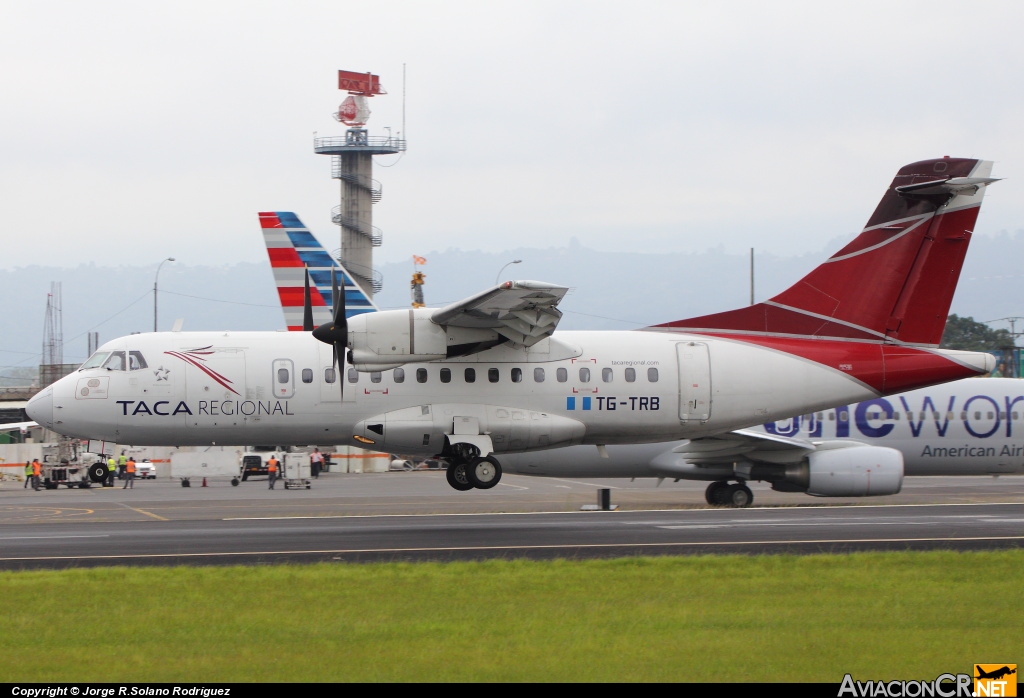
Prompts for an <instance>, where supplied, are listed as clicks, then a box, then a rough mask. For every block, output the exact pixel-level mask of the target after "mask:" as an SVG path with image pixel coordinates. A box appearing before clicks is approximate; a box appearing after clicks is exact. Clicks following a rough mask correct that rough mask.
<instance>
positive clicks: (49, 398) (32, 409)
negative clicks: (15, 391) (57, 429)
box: [25, 388, 53, 429]
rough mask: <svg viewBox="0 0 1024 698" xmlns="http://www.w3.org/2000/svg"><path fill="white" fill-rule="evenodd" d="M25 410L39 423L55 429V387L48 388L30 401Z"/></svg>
mask: <svg viewBox="0 0 1024 698" xmlns="http://www.w3.org/2000/svg"><path fill="white" fill-rule="evenodd" d="M25 412H26V413H27V414H28V416H29V417H30V418H31V419H32V420H33V421H35V422H36V423H38V424H41V425H42V426H44V427H46V428H47V429H53V388H46V389H45V390H42V391H40V392H38V393H36V394H35V395H33V396H32V398H31V399H30V400H29V401H28V404H27V405H26V406H25Z"/></svg>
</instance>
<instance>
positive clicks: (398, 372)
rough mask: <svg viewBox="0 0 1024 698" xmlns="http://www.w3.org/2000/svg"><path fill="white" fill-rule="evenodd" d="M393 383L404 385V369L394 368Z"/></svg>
mask: <svg viewBox="0 0 1024 698" xmlns="http://www.w3.org/2000/svg"><path fill="white" fill-rule="evenodd" d="M395 382H396V383H404V382H405V369H404V368H396V369H395Z"/></svg>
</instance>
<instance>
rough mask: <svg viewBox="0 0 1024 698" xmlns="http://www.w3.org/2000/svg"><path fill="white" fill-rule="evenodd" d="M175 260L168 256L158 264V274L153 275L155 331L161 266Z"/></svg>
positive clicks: (154, 327)
mask: <svg viewBox="0 0 1024 698" xmlns="http://www.w3.org/2000/svg"><path fill="white" fill-rule="evenodd" d="M173 261H174V257H168V258H167V259H165V260H164V261H163V262H160V264H158V265H157V267H156V276H154V277H153V331H154V332H156V282H157V280H159V278H160V267H162V266H163V265H164V263H165V262H173Z"/></svg>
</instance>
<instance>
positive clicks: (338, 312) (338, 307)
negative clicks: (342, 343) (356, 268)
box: [334, 274, 348, 332]
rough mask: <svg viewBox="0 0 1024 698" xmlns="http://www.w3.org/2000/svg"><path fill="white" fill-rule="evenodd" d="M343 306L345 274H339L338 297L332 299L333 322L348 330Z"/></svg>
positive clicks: (346, 314)
mask: <svg viewBox="0 0 1024 698" xmlns="http://www.w3.org/2000/svg"><path fill="white" fill-rule="evenodd" d="M346 310H347V309H346V307H345V275H344V274H342V275H341V287H340V288H339V289H338V297H337V298H336V299H335V300H334V324H335V325H341V326H343V327H344V328H345V331H346V332H348V313H347V312H346Z"/></svg>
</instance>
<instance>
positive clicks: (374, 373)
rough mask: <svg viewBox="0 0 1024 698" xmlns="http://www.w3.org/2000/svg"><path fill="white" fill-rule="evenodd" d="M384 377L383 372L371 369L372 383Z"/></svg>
mask: <svg viewBox="0 0 1024 698" xmlns="http://www.w3.org/2000/svg"><path fill="white" fill-rule="evenodd" d="M382 377H383V374H381V372H380V371H370V382H371V383H380V381H381V378H382Z"/></svg>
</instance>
